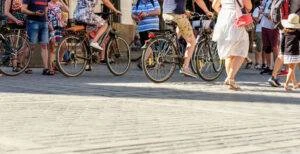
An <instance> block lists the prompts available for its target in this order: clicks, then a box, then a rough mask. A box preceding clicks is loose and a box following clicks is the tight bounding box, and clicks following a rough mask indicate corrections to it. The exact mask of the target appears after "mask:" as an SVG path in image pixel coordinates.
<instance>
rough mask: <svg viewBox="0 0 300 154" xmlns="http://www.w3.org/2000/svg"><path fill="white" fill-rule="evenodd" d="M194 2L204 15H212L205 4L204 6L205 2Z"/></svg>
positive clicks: (198, 0) (201, 0) (200, 0)
mask: <svg viewBox="0 0 300 154" xmlns="http://www.w3.org/2000/svg"><path fill="white" fill-rule="evenodd" d="M196 3H197V4H198V6H199V7H200V8H201V9H202V10H203V11H204V12H205V14H206V15H208V16H212V15H213V13H212V12H210V11H209V10H208V8H207V6H206V4H205V3H204V1H203V0H196Z"/></svg>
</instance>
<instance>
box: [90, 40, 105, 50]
mask: <svg viewBox="0 0 300 154" xmlns="http://www.w3.org/2000/svg"><path fill="white" fill-rule="evenodd" d="M90 46H91V47H93V48H96V49H99V50H103V48H101V47H100V45H99V44H98V43H97V42H91V43H90Z"/></svg>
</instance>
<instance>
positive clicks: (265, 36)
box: [260, 0, 279, 75]
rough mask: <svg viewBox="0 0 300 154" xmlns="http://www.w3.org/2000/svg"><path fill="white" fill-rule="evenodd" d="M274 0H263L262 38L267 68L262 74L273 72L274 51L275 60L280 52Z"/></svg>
mask: <svg viewBox="0 0 300 154" xmlns="http://www.w3.org/2000/svg"><path fill="white" fill-rule="evenodd" d="M272 1H273V0H264V1H263V2H262V6H263V7H262V10H261V13H262V14H263V17H262V19H261V26H262V40H263V52H264V53H265V56H266V62H267V65H266V68H264V69H263V70H262V71H261V72H260V74H270V75H271V74H272V70H271V63H272V57H271V53H272V52H273V57H274V60H275V59H276V58H277V56H278V53H279V31H278V29H276V28H275V24H274V22H273V21H272V20H271V5H272Z"/></svg>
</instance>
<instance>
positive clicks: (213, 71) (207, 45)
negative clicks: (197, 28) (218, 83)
mask: <svg viewBox="0 0 300 154" xmlns="http://www.w3.org/2000/svg"><path fill="white" fill-rule="evenodd" d="M194 59H195V62H194V64H195V65H196V71H197V74H198V75H199V77H200V78H202V79H203V80H205V81H214V80H216V79H217V78H219V76H220V75H221V74H222V72H223V70H224V62H223V61H222V60H220V58H219V55H218V51H217V46H216V43H215V42H212V41H209V42H205V41H202V42H200V43H198V44H197V50H196V53H195V58H194Z"/></svg>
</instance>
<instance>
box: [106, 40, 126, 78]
mask: <svg viewBox="0 0 300 154" xmlns="http://www.w3.org/2000/svg"><path fill="white" fill-rule="evenodd" d="M106 61H107V67H108V69H109V71H110V72H111V73H112V74H114V75H115V76H121V75H124V74H125V73H126V72H127V71H128V70H129V67H130V63H131V60H130V48H129V45H128V43H127V42H126V41H125V39H123V38H121V37H112V38H111V39H110V41H109V42H108V45H107V48H106Z"/></svg>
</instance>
